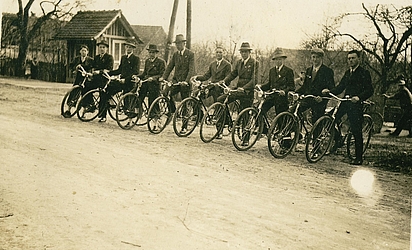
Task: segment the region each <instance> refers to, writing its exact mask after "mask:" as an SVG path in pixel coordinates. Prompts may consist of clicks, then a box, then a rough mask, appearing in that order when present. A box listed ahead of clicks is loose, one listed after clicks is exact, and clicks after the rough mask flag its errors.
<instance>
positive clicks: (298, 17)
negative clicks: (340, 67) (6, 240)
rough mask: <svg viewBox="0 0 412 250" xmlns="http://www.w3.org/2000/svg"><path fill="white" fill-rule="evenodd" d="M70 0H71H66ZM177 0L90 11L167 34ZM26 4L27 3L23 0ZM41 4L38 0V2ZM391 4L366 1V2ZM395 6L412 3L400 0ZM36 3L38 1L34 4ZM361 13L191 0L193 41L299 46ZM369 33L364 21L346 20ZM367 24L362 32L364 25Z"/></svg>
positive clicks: (305, 4)
mask: <svg viewBox="0 0 412 250" xmlns="http://www.w3.org/2000/svg"><path fill="white" fill-rule="evenodd" d="M63 1H69V0H63ZM173 1H174V0H94V1H93V4H91V5H88V6H87V10H111V9H121V10H122V12H123V14H124V15H125V17H126V19H127V20H128V21H129V23H130V24H144V25H161V26H163V27H164V29H165V31H166V32H167V30H168V27H169V22H170V15H171V11H172V6H173ZM23 2H27V1H23ZM36 2H38V0H36ZM378 2H379V3H385V2H389V1H387V0H382V1H365V4H366V5H367V6H374V5H376V3H378ZM391 3H393V4H396V6H403V5H408V4H409V5H410V3H409V2H408V1H406V0H395V1H391ZM35 4H36V3H35ZM2 5H3V6H2V8H3V10H2V11H6V12H16V11H17V1H16V0H2ZM185 11H186V0H179V10H178V15H177V18H176V26H175V34H178V33H183V34H185V30H186V23H185V22H186V21H185V19H186V14H185ZM344 12H362V5H361V2H359V1H353V0H346V1H345V0H336V1H328V0H316V1H307V0H248V1H244V0H192V41H193V42H202V41H210V42H214V41H223V42H224V43H226V44H228V43H229V41H234V42H236V43H240V42H242V41H249V42H250V43H251V44H252V46H253V47H260V48H262V49H265V48H275V47H283V48H298V47H299V45H300V42H301V41H302V40H303V39H305V38H307V36H306V34H313V33H315V32H317V31H319V30H320V24H322V23H324V22H325V20H326V18H327V17H335V16H337V15H339V14H341V13H344ZM346 25H347V26H348V27H347V29H353V32H364V29H365V27H364V25H362V24H359V23H358V24H356V23H355V24H350V26H349V24H346ZM360 27H363V30H362V29H360Z"/></svg>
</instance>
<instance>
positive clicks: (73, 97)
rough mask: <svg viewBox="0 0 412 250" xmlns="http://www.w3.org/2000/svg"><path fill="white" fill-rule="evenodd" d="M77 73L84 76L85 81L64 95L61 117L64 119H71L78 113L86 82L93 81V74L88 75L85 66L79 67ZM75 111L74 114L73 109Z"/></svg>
mask: <svg viewBox="0 0 412 250" xmlns="http://www.w3.org/2000/svg"><path fill="white" fill-rule="evenodd" d="M77 71H79V73H81V74H82V76H83V81H82V82H81V83H80V84H79V85H75V86H73V87H72V88H71V89H70V90H69V91H67V93H66V94H65V95H64V97H63V100H62V103H61V107H60V110H61V115H62V116H63V117H64V118H71V117H73V116H74V115H75V114H76V111H77V102H78V101H79V99H80V98H81V97H82V91H83V89H84V86H85V84H86V81H90V80H91V75H92V74H91V73H87V71H86V70H85V69H84V68H83V66H81V65H80V66H79V67H77ZM73 108H74V111H73V112H72V109H73Z"/></svg>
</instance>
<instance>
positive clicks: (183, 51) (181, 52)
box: [178, 48, 186, 56]
mask: <svg viewBox="0 0 412 250" xmlns="http://www.w3.org/2000/svg"><path fill="white" fill-rule="evenodd" d="M185 50H186V48H183V50H182V51H178V52H179V54H180V55H182V56H183V53H185Z"/></svg>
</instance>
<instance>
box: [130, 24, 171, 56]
mask: <svg viewBox="0 0 412 250" xmlns="http://www.w3.org/2000/svg"><path fill="white" fill-rule="evenodd" d="M132 28H133V30H134V31H135V33H136V34H138V35H139V38H140V40H142V41H143V44H140V45H139V46H138V47H139V48H140V51H141V52H140V54H139V56H140V58H141V59H143V60H144V59H145V58H147V57H148V56H149V54H148V52H147V50H146V49H147V47H148V45H149V44H156V45H157V48H158V49H159V51H160V52H159V54H160V55H163V54H164V50H165V45H166V40H167V34H166V32H165V31H164V29H163V27H162V26H151V25H132Z"/></svg>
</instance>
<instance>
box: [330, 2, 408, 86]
mask: <svg viewBox="0 0 412 250" xmlns="http://www.w3.org/2000/svg"><path fill="white" fill-rule="evenodd" d="M362 8H363V10H364V13H346V14H344V15H342V16H341V17H340V18H341V19H342V20H343V19H344V18H346V17H348V16H354V15H361V16H363V17H364V18H365V19H366V20H368V21H369V22H370V23H371V24H372V26H373V27H374V28H375V31H374V34H372V36H365V37H363V38H359V37H356V36H355V35H353V34H351V33H342V32H340V31H339V30H338V29H336V28H334V27H330V31H332V32H333V33H334V34H335V36H340V37H349V38H350V39H352V40H353V41H354V43H355V44H356V45H357V46H359V47H360V48H361V49H362V50H363V51H364V52H365V53H366V54H367V56H368V59H369V60H367V61H366V62H365V63H367V64H368V66H369V67H370V69H371V70H372V71H373V72H374V73H375V74H376V75H377V76H378V78H379V79H378V82H377V84H376V87H377V88H376V92H377V93H383V92H385V91H386V90H387V88H388V87H389V85H390V84H391V83H392V81H391V80H390V78H391V77H393V78H395V77H394V75H396V74H397V72H394V66H395V65H396V64H397V62H399V57H400V56H402V53H403V52H404V51H405V48H406V47H407V46H406V44H407V42H408V38H409V37H410V36H411V35H412V6H408V7H402V8H396V7H395V6H393V5H380V4H378V5H376V6H375V7H374V8H370V9H368V8H367V7H366V6H365V4H362ZM391 74H392V76H391Z"/></svg>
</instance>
